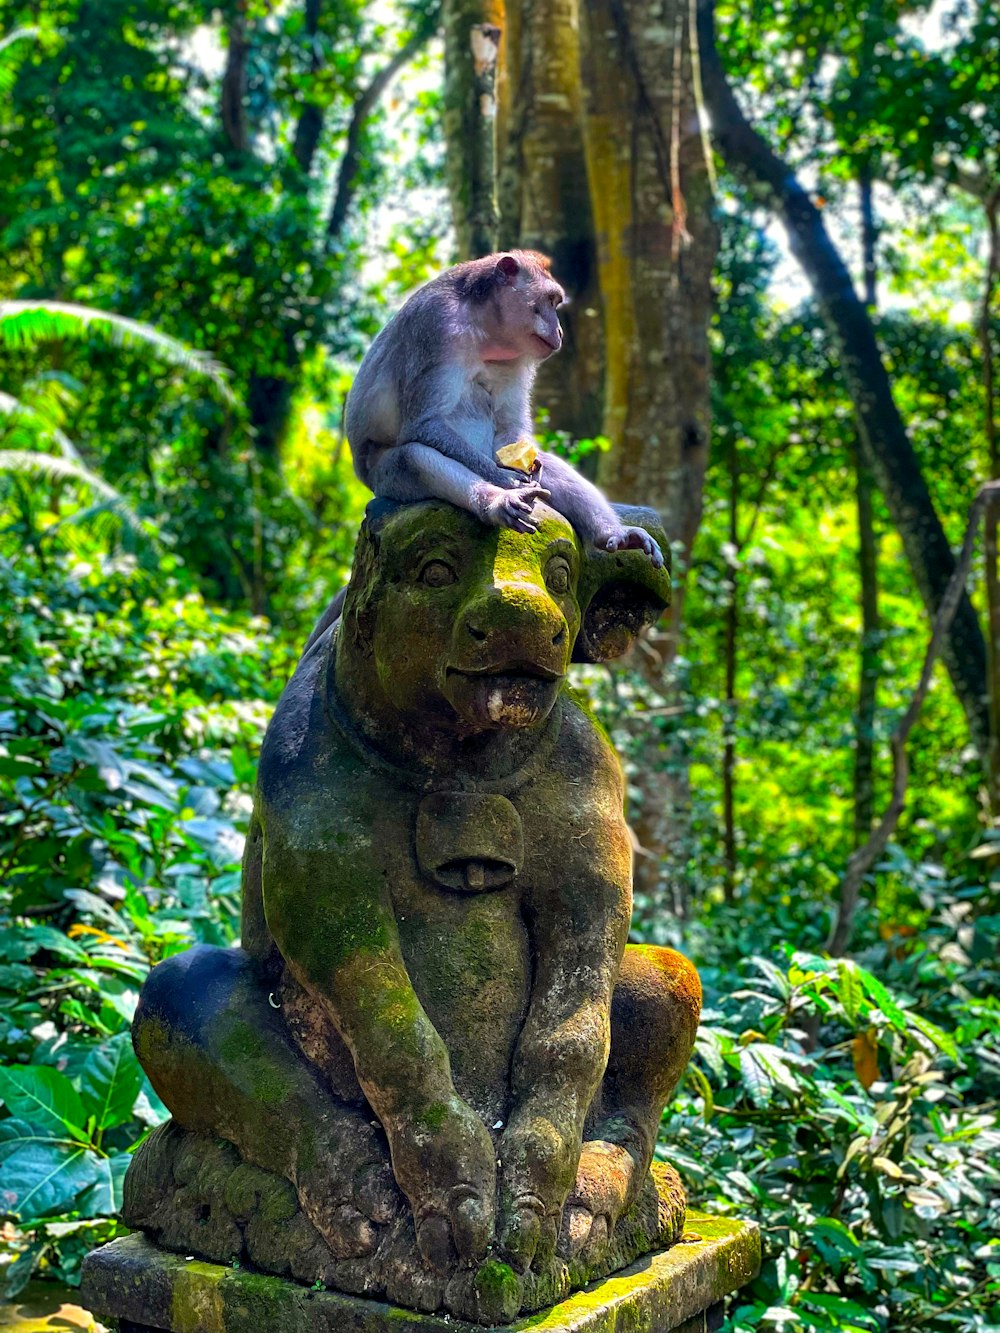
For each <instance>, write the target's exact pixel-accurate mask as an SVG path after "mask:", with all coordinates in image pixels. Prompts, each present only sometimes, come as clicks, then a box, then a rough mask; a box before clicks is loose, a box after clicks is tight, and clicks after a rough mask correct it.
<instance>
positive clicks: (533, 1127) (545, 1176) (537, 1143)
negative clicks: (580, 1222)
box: [497, 1115, 580, 1273]
mask: <svg viewBox="0 0 1000 1333" xmlns="http://www.w3.org/2000/svg"><path fill="white" fill-rule="evenodd" d="M579 1153H580V1145H579V1143H573V1142H570V1141H569V1140H568V1139H567V1138H566V1137H565V1136H564V1135H563V1134H561V1133H560V1132H559V1130H558V1129H557V1128H556V1126H555V1125H554V1124H553V1123H552V1121H551V1120H549V1119H547V1118H546V1117H544V1116H538V1115H536V1116H530V1115H525V1116H515V1117H514V1119H512V1121H511V1123H510V1125H509V1126H508V1128H507V1130H506V1132H505V1133H504V1136H503V1138H502V1139H501V1140H500V1147H499V1149H498V1151H497V1155H498V1159H499V1170H500V1219H499V1225H498V1236H499V1241H500V1248H501V1251H502V1253H503V1255H504V1257H505V1258H506V1259H507V1260H508V1261H509V1262H510V1264H511V1266H512V1267H513V1268H515V1269H516V1270H517V1271H518V1272H519V1273H523V1272H525V1271H526V1270H527V1269H528V1268H530V1267H531V1264H532V1261H536V1260H537V1264H536V1266H537V1265H538V1264H541V1263H544V1262H545V1260H547V1259H548V1258H550V1257H551V1256H552V1253H553V1251H554V1250H555V1245H556V1237H557V1235H558V1233H559V1227H560V1223H561V1220H562V1205H563V1200H564V1199H565V1197H566V1194H567V1191H568V1190H569V1187H570V1185H571V1184H572V1183H573V1179H574V1175H575V1171H576V1162H577V1158H578V1156H579Z"/></svg>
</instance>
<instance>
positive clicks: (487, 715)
mask: <svg viewBox="0 0 1000 1333" xmlns="http://www.w3.org/2000/svg"><path fill="white" fill-rule="evenodd" d="M562 679H563V675H562V672H559V671H554V670H553V669H552V668H550V667H546V666H543V665H541V664H540V663H537V662H527V663H522V662H518V663H511V664H509V665H508V664H505V665H504V666H503V667H488V668H480V669H473V670H463V669H461V668H459V667H449V668H448V670H447V672H446V692H447V694H448V698H449V699H450V701H451V704H452V706H453V707H454V708H455V710H456V712H458V713H459V714H460V715H461V716H462V717H464V718H466V720H467V721H469V722H473V723H475V724H476V725H477V726H480V727H531V726H534V725H536V724H537V723H539V722H541V721H543V720H544V719H545V718H546V717H547V716H548V714H549V713H550V712H551V710H552V705H553V704H554V703H555V701H556V696H557V695H558V693H559V686H560V684H561V682H562Z"/></svg>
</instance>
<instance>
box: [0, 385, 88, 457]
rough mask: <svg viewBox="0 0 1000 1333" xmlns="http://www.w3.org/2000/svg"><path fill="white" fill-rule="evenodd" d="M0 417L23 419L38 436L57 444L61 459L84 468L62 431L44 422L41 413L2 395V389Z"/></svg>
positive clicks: (74, 447) (7, 394) (69, 440)
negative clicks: (68, 460) (67, 459)
mask: <svg viewBox="0 0 1000 1333" xmlns="http://www.w3.org/2000/svg"><path fill="white" fill-rule="evenodd" d="M0 415H3V416H7V417H21V418H23V419H24V420H25V421H27V422H28V423H29V425H31V426H33V427H34V428H35V430H37V431H38V433H39V435H41V436H42V437H43V438H47V439H50V440H52V442H53V443H54V444H57V445H58V446H59V452H60V453H61V454H62V456H63V458H71V459H73V461H74V462H76V463H79V464H81V466H85V464H84V462H83V459H82V457H81V456H80V451H79V449H78V448H77V447H76V445H75V444H74V443H73V441H72V440H71V439H70V438H69V436H68V435H67V434H66V433H65V432H64V431H61V430H60V429H59V427H58V426H53V425H52V423H51V422H49V421H46V420H45V418H44V417H43V416H42V414H41V412H38V411H36V410H35V408H33V407H29V406H28V404H27V403H22V402H20V401H19V400H18V399H17V398H12V397H11V395H10V394H9V393H4V392H3V390H2V389H0Z"/></svg>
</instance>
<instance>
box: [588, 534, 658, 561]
mask: <svg viewBox="0 0 1000 1333" xmlns="http://www.w3.org/2000/svg"><path fill="white" fill-rule="evenodd" d="M594 545H595V546H596V547H597V549H598V550H599V551H645V552H646V554H647V555H648V556H649V558H650V559H651V560H652V562H653V565H654V566H655V568H656V569H662V567H663V552H662V551H661V550H660V548H659V546H658V545H657V544H656V542H655V541H654V540H653V538H652V537H651V536H650V535H649V533H648V532H646V530H645V529H644V528H625V527H622V528H616V529H614V530H613V531H611V532H599V533H598V534H597V536H596V537H595V538H594Z"/></svg>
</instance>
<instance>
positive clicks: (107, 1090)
mask: <svg viewBox="0 0 1000 1333" xmlns="http://www.w3.org/2000/svg"><path fill="white" fill-rule="evenodd" d="M141 1086H142V1067H141V1065H140V1064H139V1061H138V1060H137V1059H136V1058H135V1052H134V1051H133V1049H132V1038H131V1036H130V1035H129V1033H128V1032H119V1033H118V1034H117V1036H114V1037H112V1038H111V1040H110V1041H105V1042H102V1043H101V1045H100V1046H95V1047H94V1049H93V1051H91V1053H90V1055H89V1056H88V1057H87V1062H86V1064H85V1065H84V1066H83V1069H82V1071H81V1073H80V1093H81V1095H82V1097H83V1103H84V1106H85V1107H86V1110H87V1113H88V1114H89V1115H92V1116H93V1117H94V1120H95V1124H96V1128H97V1129H109V1128H110V1127H111V1126H112V1125H121V1124H123V1123H124V1122H125V1121H126V1120H130V1119H131V1118H132V1107H133V1106H134V1105H135V1099H136V1098H137V1097H138V1095H139V1089H140V1087H141Z"/></svg>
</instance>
